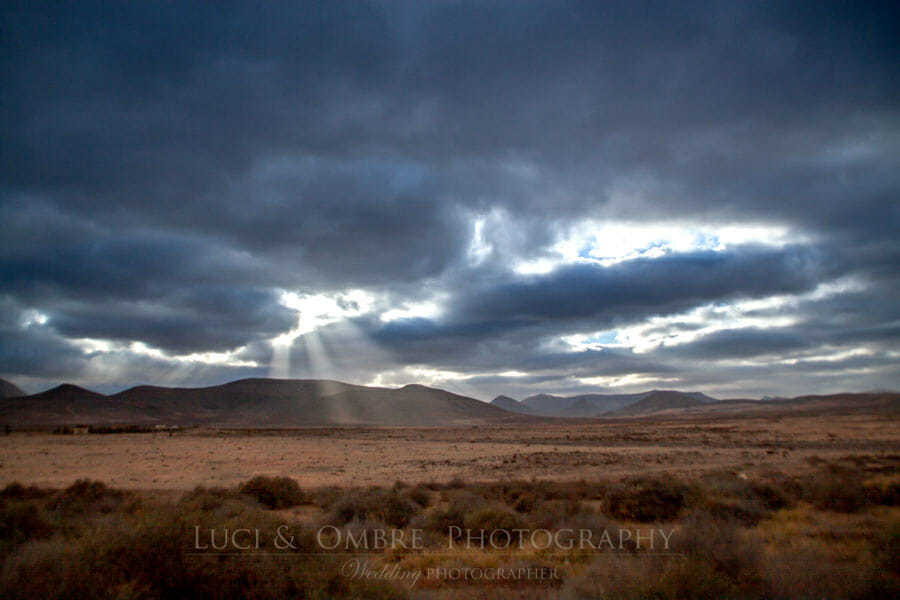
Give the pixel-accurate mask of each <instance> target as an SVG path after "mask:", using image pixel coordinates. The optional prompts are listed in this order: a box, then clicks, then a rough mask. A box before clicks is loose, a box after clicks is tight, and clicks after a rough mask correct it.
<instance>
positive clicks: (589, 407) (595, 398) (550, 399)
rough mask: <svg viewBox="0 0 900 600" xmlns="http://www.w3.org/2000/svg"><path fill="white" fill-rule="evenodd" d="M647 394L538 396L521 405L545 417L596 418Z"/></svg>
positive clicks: (632, 402) (527, 399) (531, 397)
mask: <svg viewBox="0 0 900 600" xmlns="http://www.w3.org/2000/svg"><path fill="white" fill-rule="evenodd" d="M649 393H650V392H643V393H638V394H582V395H579V396H552V395H550V394H538V395H536V396H529V397H528V398H525V399H524V400H522V402H521V405H522V406H523V407H524V408H526V409H528V410H529V411H530V412H531V413H533V414H536V415H542V416H547V417H596V416H599V415H602V414H604V413H607V412H612V411H615V410H618V409H620V408H624V407H626V406H628V405H630V404H634V403H635V402H637V401H639V400H641V399H642V398H644V397H645V396H646V395H647V394H649Z"/></svg>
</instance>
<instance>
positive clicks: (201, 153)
mask: <svg viewBox="0 0 900 600" xmlns="http://www.w3.org/2000/svg"><path fill="white" fill-rule="evenodd" d="M898 16H900V15H898V14H897V9H896V6H895V5H894V4H893V3H887V2H885V3H878V2H875V3H867V4H866V5H865V6H862V7H859V6H854V5H851V4H847V3H818V4H816V5H814V6H807V5H805V4H800V3H798V4H790V3H787V4H782V5H779V6H776V7H765V6H762V5H753V4H748V5H744V6H735V5H734V4H733V3H721V4H712V5H710V4H708V3H696V4H694V3H672V4H670V5H662V4H649V5H638V4H635V3H630V2H623V3H592V2H584V3H580V2H547V3H545V2H535V3H466V2H436V3H426V4H422V3H416V2H409V3H402V2H384V3H362V2H347V3H344V2H328V3H308V4H299V5H298V4H296V3H278V2H267V3H264V4H263V5H260V6H254V7H250V6H249V5H247V4H244V3H212V4H211V3H175V4H165V5H159V4H144V3H131V4H121V5H118V4H117V5H110V4H109V3H91V2H79V3H76V4H70V5H52V6H51V5H47V6H43V5H40V6H39V5H35V4H34V3H6V4H5V5H4V7H3V9H2V16H0V19H2V30H3V31H4V35H3V39H2V49H0V63H2V73H3V75H2V77H3V81H2V85H0V103H2V105H3V107H4V110H3V111H2V113H0V126H2V131H3V135H2V140H3V141H2V142H0V216H2V217H3V219H2V222H3V224H2V229H3V234H2V238H0V297H2V298H3V299H4V302H5V303H6V304H4V306H9V307H13V306H15V307H17V308H16V310H26V309H29V308H33V309H37V310H39V311H40V312H41V313H43V314H45V315H47V317H48V322H47V323H46V324H45V325H41V326H37V325H34V326H32V327H28V328H23V327H22V326H21V325H20V324H18V323H19V321H16V322H15V323H13V324H7V323H6V322H5V321H4V325H3V331H2V337H0V348H2V349H3V352H2V354H0V359H2V361H3V362H2V363H0V374H6V375H10V376H16V375H18V374H22V375H34V376H39V375H40V376H46V377H57V378H60V379H63V378H67V377H69V378H73V379H76V378H78V376H79V374H80V373H81V372H82V368H83V367H82V366H80V365H82V364H83V362H84V356H83V353H82V352H81V351H80V350H78V349H77V348H75V349H73V347H72V346H71V344H70V343H69V342H67V341H66V338H81V337H86V338H101V339H111V340H118V341H122V342H128V341H134V340H138V341H143V342H145V343H147V344H148V345H150V346H152V347H156V348H160V349H162V350H163V351H166V352H169V353H176V354H179V353H188V352H201V351H224V350H229V349H235V348H239V347H242V346H248V348H247V350H245V353H246V354H247V355H248V356H249V355H253V356H256V357H258V358H259V359H260V364H264V363H265V362H266V361H267V360H269V358H270V356H269V354H270V352H269V350H268V349H267V346H266V344H265V340H266V339H269V338H271V337H273V336H275V335H278V334H279V333H282V332H285V331H287V330H289V329H290V328H291V327H292V326H293V325H294V324H295V320H296V314H295V313H294V312H293V311H291V310H288V309H286V308H285V307H284V306H282V305H281V304H280V303H279V297H280V291H281V290H282V289H286V290H293V291H296V292H300V293H316V292H333V291H340V290H344V289H347V288H353V287H359V288H365V289H367V290H370V291H371V292H372V293H376V294H380V295H388V296H390V298H392V300H393V301H394V302H397V303H402V302H403V301H405V300H410V299H426V298H427V297H428V296H429V295H430V293H432V292H440V293H443V294H444V295H445V297H447V298H448V301H447V305H446V307H445V311H444V313H443V314H442V316H441V317H439V318H436V319H433V320H419V321H401V322H392V323H388V324H384V323H381V322H380V321H379V320H378V319H377V317H375V316H372V315H369V316H365V317H361V318H359V319H357V320H356V322H355V325H354V327H356V328H357V332H358V333H359V334H360V335H362V336H363V337H364V338H365V339H366V340H367V343H368V344H369V345H370V349H369V352H368V353H365V352H362V353H358V354H356V355H355V356H356V358H355V359H353V360H351V359H350V358H346V359H342V360H343V362H342V363H341V365H340V366H341V368H342V369H344V370H345V372H346V374H347V378H348V379H352V378H365V377H369V376H370V375H373V374H376V373H378V372H379V371H380V370H381V369H382V368H390V367H391V366H393V364H394V363H390V362H389V361H394V362H395V363H396V362H399V363H408V362H414V363H417V364H422V365H426V366H431V367H434V368H452V369H458V370H460V371H462V372H470V373H485V372H489V371H492V370H496V369H521V370H528V371H529V372H535V373H540V372H542V371H549V370H553V369H555V370H556V371H557V372H560V373H563V372H565V370H566V369H570V370H571V371H570V373H572V374H575V373H578V374H581V375H583V376H590V374H591V373H595V374H610V373H612V372H613V371H616V372H619V373H654V372H655V373H659V372H663V371H665V372H673V371H677V372H678V373H681V374H682V375H683V376H684V377H685V378H686V379H688V380H690V378H691V377H692V374H691V373H692V369H693V367H692V366H691V360H692V359H696V358H697V357H713V356H715V355H717V354H718V355H726V354H727V355H729V356H734V355H747V356H749V355H756V352H757V350H755V349H756V348H759V351H760V352H762V351H765V350H766V349H767V347H768V349H770V350H775V349H777V350H778V351H779V352H782V353H787V352H792V351H799V350H800V349H811V348H816V347H822V346H829V345H831V346H839V345H841V344H844V345H846V344H853V343H868V344H874V346H873V347H875V348H877V349H878V350H879V352H884V351H887V350H888V349H890V348H896V345H897V344H896V341H897V331H896V322H897V319H898V318H900V315H898V314H897V312H896V310H895V309H893V308H892V305H893V303H892V302H891V300H890V298H892V297H895V296H896V292H897V291H898V285H897V264H898V262H900V243H898V242H897V241H896V237H897V236H896V233H897V231H900V208H898V207H900V203H898V202H897V195H898V190H900V185H898V176H897V175H896V174H897V173H898V172H900V164H898V163H900V159H898V156H900V119H898V116H900V115H898V110H897V102H896V98H897V97H898V96H900V73H898V63H897V60H896V56H897V54H898V47H897V46H898V42H897V40H898V39H900V35H898V32H897V25H896V24H897V23H898V22H900V19H898ZM490 214H494V215H500V219H499V222H491V223H488V224H487V225H486V226H485V228H484V230H483V235H484V237H485V242H487V243H489V244H490V245H491V246H492V247H493V252H492V253H490V254H489V255H488V256H487V257H486V258H484V260H483V262H481V263H480V264H478V265H474V264H473V261H472V257H471V256H470V255H469V250H470V248H471V247H472V243H473V232H474V228H473V219H475V218H477V217H483V216H485V215H490ZM588 218H597V219H629V220H632V221H639V222H641V221H648V222H649V221H671V220H682V221H692V222H703V223H707V224H709V225H710V226H711V227H715V225H716V224H720V223H745V222H757V223H758V222H764V223H765V222H767V223H772V224H778V225H783V226H785V227H788V228H789V229H790V231H791V232H792V233H796V234H797V235H798V236H802V239H797V240H794V242H793V243H792V244H789V245H788V246H786V247H783V248H779V249H772V248H762V247H754V246H753V245H747V246H743V247H739V248H736V249H729V251H728V252H725V253H694V254H685V255H669V256H666V257H664V258H661V259H656V260H635V261H628V262H625V263H620V264H619V265H616V266H613V267H610V268H601V267H594V266H591V265H574V266H568V267H562V268H560V269H558V270H557V271H555V272H552V273H549V274H547V275H543V276H530V277H525V276H517V275H515V274H514V273H513V272H512V271H511V269H510V267H511V265H512V263H513V262H514V261H516V260H519V259H523V258H531V257H538V256H543V255H546V253H547V247H548V245H549V244H551V243H552V242H553V241H554V239H555V238H556V236H557V235H558V234H559V233H560V232H562V231H565V230H566V228H568V227H569V226H571V225H573V224H577V223H580V222H583V221H584V220H585V219H588ZM837 277H857V278H859V279H860V280H862V281H865V282H866V286H867V288H866V289H867V291H865V292H861V293H858V294H856V295H843V296H839V297H837V298H835V299H833V300H832V301H831V304H829V305H828V306H825V305H822V304H819V305H815V306H813V305H803V306H801V307H798V308H797V310H798V311H804V310H805V311H808V312H800V313H798V315H797V316H798V320H799V321H801V322H808V323H810V327H808V328H807V329H803V328H802V327H799V326H798V328H797V329H796V330H791V331H775V330H772V331H759V332H754V331H736V332H733V333H730V334H729V333H728V332H719V333H717V334H715V335H714V336H709V337H708V338H704V339H700V340H698V341H697V342H695V343H694V344H690V345H685V346H684V347H683V348H681V350H679V349H678V347H675V348H672V349H669V350H666V351H665V352H661V353H660V354H659V356H647V355H643V356H630V355H623V354H622V353H621V352H619V353H618V354H617V353H606V354H605V355H603V356H599V355H597V356H595V355H590V354H588V355H585V356H577V355H567V356H561V355H560V354H559V353H558V352H556V351H554V350H552V349H549V348H550V347H551V346H552V343H551V342H552V340H553V339H555V338H556V337H558V336H559V335H561V334H568V333H574V332H582V331H591V330H597V329H604V328H608V327H612V326H616V325H621V324H626V323H633V322H636V321H639V320H641V319H644V318H647V317H650V316H653V315H660V314H662V315H665V314H674V313H677V312H679V311H685V310H689V309H691V308H692V307H694V306H697V305H700V304H705V303H709V302H727V301H731V300H735V299H739V298H761V297H765V296H767V295H771V294H792V293H804V292H809V291H810V290H812V289H814V288H815V287H816V285H817V284H819V283H822V282H826V281H830V280H833V279H835V278H837ZM841 298H844V302H846V303H847V304H848V306H842V305H841V304H840V303H841V302H842V300H841ZM854 306H865V307H867V308H866V309H865V310H854V308H853V307H854ZM12 310H13V309H12V308H10V311H12ZM828 311H832V312H828ZM813 325H815V326H813ZM323 337H324V336H323ZM341 339H344V338H341V337H340V336H337V337H336V340H341ZM347 344H351V342H350V341H349V340H347ZM341 348H342V346H341V345H340V344H339V343H338V342H337V341H333V342H332V345H331V347H330V348H329V351H330V353H331V355H332V356H337V355H340V354H341V353H342V350H341ZM305 352H306V350H304V349H303V347H302V346H301V345H298V346H297V348H295V354H296V356H295V359H296V360H297V363H296V364H307V362H308V361H307V362H304V361H305V360H306V359H307V358H309V357H306V358H305V357H304V353H305ZM348 354H352V351H348ZM129 360H133V361H136V362H133V363H128V361H129ZM142 360H145V358H136V357H130V358H129V357H123V358H122V359H121V361H122V362H123V363H128V364H131V365H133V368H130V367H129V368H126V369H125V370H124V371H123V372H124V373H126V375H122V377H123V378H126V379H127V378H128V377H131V376H132V375H130V373H133V372H135V371H138V370H139V369H140V367H139V363H140V361H142ZM51 365H55V366H53V368H50V366H51ZM125 366H127V365H125ZM840 367H841V365H840V363H838V364H835V365H833V368H834V369H835V370H839V369H840ZM848 368H849V366H848ZM225 371H226V372H227V369H225ZM211 372H212V368H210V370H209V371H208V372H207V373H206V374H203V373H201V372H200V371H197V372H193V373H191V374H189V375H187V376H186V377H188V378H193V379H194V380H200V379H203V378H207V377H208V374H209V373H211ZM235 372H237V371H235ZM242 372H245V371H242ZM266 372H267V368H266V367H264V366H261V367H260V368H259V369H258V373H260V374H264V373H266ZM774 372H776V371H773V373H774ZM50 373H52V375H51V374H50ZM879 373H880V374H878V375H877V376H874V377H875V380H873V381H875V382H876V383H878V384H884V385H887V384H892V385H896V384H897V378H898V374H897V372H896V371H894V372H892V373H890V372H886V371H884V370H882V371H879ZM885 373H887V374H885ZM298 374H304V373H298ZM305 374H308V373H305ZM544 377H546V376H545V375H535V385H538V384H539V383H540V382H541V381H544V379H543V378H544ZM765 377H766V376H765V371H764V370H757V371H755V372H754V373H753V374H751V375H749V376H748V378H747V379H746V383H744V384H742V389H751V388H752V386H753V381H758V380H759V379H760V378H765ZM754 378H756V379H754ZM866 381H867V382H868V381H869V380H866ZM190 382H191V381H185V383H190ZM891 382H894V383H891ZM696 383H697V384H698V385H702V383H703V381H702V379H696ZM497 385H498V387H499V386H500V384H497ZM548 385H549V387H548V389H550V390H551V391H552V389H553V388H552V385H553V384H552V383H551V384H548ZM790 385H794V384H790ZM483 389H485V390H491V391H493V390H494V389H496V388H493V387H485V388H483Z"/></svg>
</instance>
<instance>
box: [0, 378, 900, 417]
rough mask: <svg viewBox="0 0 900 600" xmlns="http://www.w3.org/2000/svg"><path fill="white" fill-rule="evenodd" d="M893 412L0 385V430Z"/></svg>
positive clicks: (319, 390) (865, 398)
mask: <svg viewBox="0 0 900 600" xmlns="http://www.w3.org/2000/svg"><path fill="white" fill-rule="evenodd" d="M863 409H866V410H878V411H890V412H892V413H893V412H896V411H898V410H900V394H897V393H895V392H873V393H865V394H834V395H830V396H802V397H798V398H789V399H778V400H770V401H765V400H716V399H714V398H711V397H710V396H707V395H705V394H702V393H700V392H680V391H675V390H651V391H649V392H642V393H638V394H583V395H579V396H566V397H564V396H553V395H549V394H538V395H535V396H529V397H528V398H525V399H524V400H522V401H521V402H519V401H517V400H515V399H513V398H510V397H509V396H498V397H496V398H494V400H493V401H492V402H491V403H485V402H482V401H480V400H476V399H474V398H468V397H466V396H460V395H458V394H453V393H451V392H447V391H445V390H441V389H437V388H431V387H426V386H423V385H407V386H404V387H401V388H382V387H367V386H361V385H352V384H348V383H342V382H339V381H329V380H321V379H241V380H238V381H232V382H230V383H226V384H223V385H216V386H210V387H199V388H170V387H159V386H149V385H142V386H137V387H133V388H130V389H127V390H124V391H122V392H119V393H117V394H111V395H104V394H99V393H97V392H94V391H91V390H88V389H85V388H82V387H78V386H76V385H71V384H63V385H60V386H58V387H55V388H53V389H50V390H47V391H44V392H41V393H39V394H33V395H25V394H24V392H22V390H21V389H19V388H18V387H16V386H15V385H13V384H12V383H10V382H8V381H4V380H2V379H0V425H8V426H11V427H15V428H44V427H54V426H60V425H139V426H151V427H152V426H154V425H178V426H190V425H203V426H216V427H235V428H288V427H317V426H356V425H371V426H447V425H480V424H504V423H510V424H513V423H528V422H537V421H541V420H545V419H548V418H569V419H571V418H597V417H602V418H629V417H631V418H644V417H648V416H653V417H656V416H660V417H663V416H684V417H691V416H704V417H715V416H716V415H727V414H737V413H740V414H760V415H772V414H777V413H785V414H786V413H797V412H804V413H809V412H816V413H823V414H824V413H828V414H831V413H842V412H846V411H856V410H863Z"/></svg>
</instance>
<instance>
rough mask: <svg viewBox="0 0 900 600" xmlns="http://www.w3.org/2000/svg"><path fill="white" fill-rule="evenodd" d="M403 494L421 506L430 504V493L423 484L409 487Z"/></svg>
mask: <svg viewBox="0 0 900 600" xmlns="http://www.w3.org/2000/svg"><path fill="white" fill-rule="evenodd" d="M405 495H406V497H407V498H409V499H410V500H412V501H413V502H415V503H416V504H418V505H419V506H421V507H423V508H425V507H427V506H428V505H429V504H431V494H430V493H429V492H428V489H426V488H425V487H423V486H416V487H414V488H410V489H408V490H407V491H406V494H405Z"/></svg>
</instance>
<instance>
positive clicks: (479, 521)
mask: <svg viewBox="0 0 900 600" xmlns="http://www.w3.org/2000/svg"><path fill="white" fill-rule="evenodd" d="M463 524H464V525H465V527H466V529H474V530H478V529H506V530H512V529H521V528H524V527H525V522H524V520H523V519H522V517H521V516H520V515H519V514H518V513H515V512H513V511H511V510H509V509H507V508H505V507H503V506H499V505H492V506H484V507H481V508H477V509H475V510H473V511H472V512H469V513H467V514H466V515H465V516H464V517H463Z"/></svg>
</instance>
